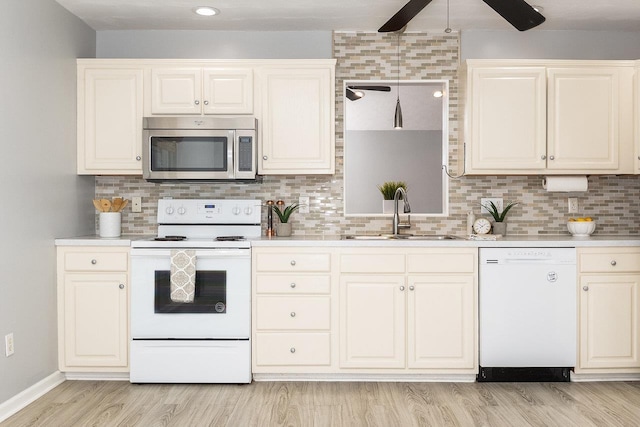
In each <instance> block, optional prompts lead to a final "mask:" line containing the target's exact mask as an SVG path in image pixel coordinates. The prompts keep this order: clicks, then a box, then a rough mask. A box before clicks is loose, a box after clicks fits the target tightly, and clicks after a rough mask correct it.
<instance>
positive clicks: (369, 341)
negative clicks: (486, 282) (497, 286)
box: [339, 248, 477, 373]
mask: <svg viewBox="0 0 640 427" xmlns="http://www.w3.org/2000/svg"><path fill="white" fill-rule="evenodd" d="M476 266H477V250H476V249H474V248H457V249H449V248H441V249H433V248H423V249H402V250H400V249H398V248H394V249H393V250H388V249H379V248H376V249H373V248H371V249H369V248H366V249H365V248H362V249H353V250H343V251H341V253H340V331H339V333H340V368H341V369H343V370H350V369H354V370H356V369H359V370H362V369H367V368H368V369H369V370H370V371H371V372H387V371H388V369H389V368H392V369H402V370H405V371H406V372H412V371H413V372H440V373H477V372H476V371H477V356H476V355H477V338H476V337H477V310H476V307H477V272H476V271H477V267H476Z"/></svg>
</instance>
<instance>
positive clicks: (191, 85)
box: [151, 67, 253, 115]
mask: <svg viewBox="0 0 640 427" xmlns="http://www.w3.org/2000/svg"><path fill="white" fill-rule="evenodd" d="M252 113H253V69H252V68H250V67H247V68H233V67H220V68H199V67H196V68H179V67H175V68H174V67H171V68H168V67H167V68H164V67H160V68H152V69H151V114H152V115H156V114H158V115H161V114H192V115H198V114H252Z"/></svg>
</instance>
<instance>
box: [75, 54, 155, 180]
mask: <svg viewBox="0 0 640 427" xmlns="http://www.w3.org/2000/svg"><path fill="white" fill-rule="evenodd" d="M77 70H78V79H77V81H78V111H77V119H78V123H77V145H78V161H77V170H78V174H80V175H142V157H141V156H142V114H143V74H144V72H143V69H142V67H135V66H131V65H126V64H123V65H121V66H118V65H110V66H108V65H107V64H106V63H101V62H94V61H85V60H78V67H77Z"/></svg>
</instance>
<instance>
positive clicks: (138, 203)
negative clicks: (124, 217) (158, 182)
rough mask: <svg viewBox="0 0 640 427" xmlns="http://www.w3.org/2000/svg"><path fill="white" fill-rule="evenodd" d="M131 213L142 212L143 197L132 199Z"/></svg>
mask: <svg viewBox="0 0 640 427" xmlns="http://www.w3.org/2000/svg"><path fill="white" fill-rule="evenodd" d="M131 212H142V197H132V198H131Z"/></svg>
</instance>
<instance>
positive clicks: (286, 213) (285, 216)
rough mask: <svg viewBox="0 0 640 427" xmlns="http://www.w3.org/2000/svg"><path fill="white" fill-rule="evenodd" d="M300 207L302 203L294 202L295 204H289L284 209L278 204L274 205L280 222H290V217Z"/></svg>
mask: <svg viewBox="0 0 640 427" xmlns="http://www.w3.org/2000/svg"><path fill="white" fill-rule="evenodd" d="M299 207H300V205H299V204H298V203H293V204H291V205H289V206H287V207H286V208H284V209H282V210H280V208H279V207H278V206H274V207H273V211H274V212H275V213H276V215H278V219H279V220H280V222H281V223H283V224H285V223H287V222H289V217H290V216H291V214H292V213H294V212H295V211H296V210H297V209H298V208H299Z"/></svg>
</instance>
